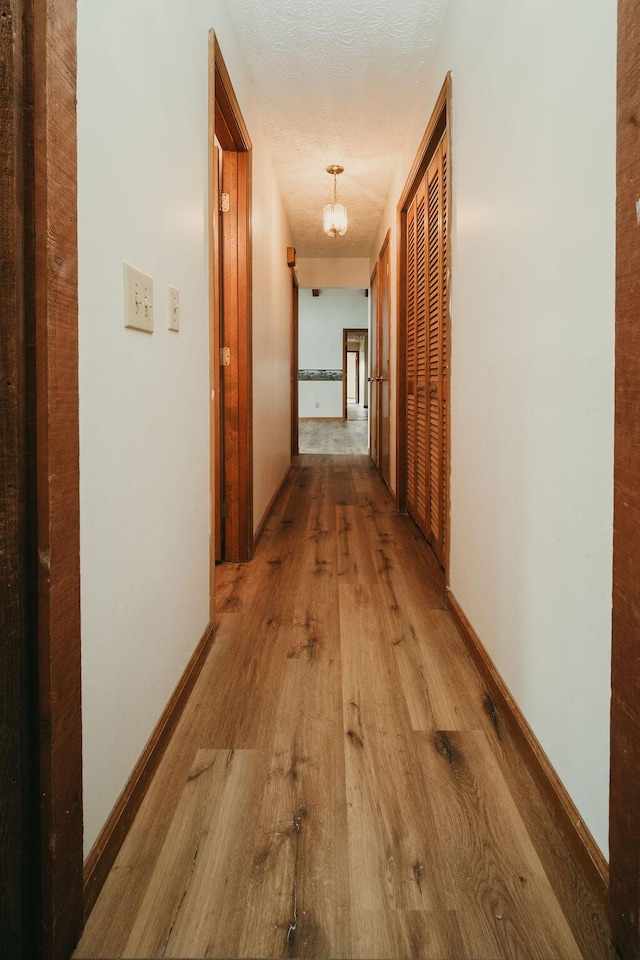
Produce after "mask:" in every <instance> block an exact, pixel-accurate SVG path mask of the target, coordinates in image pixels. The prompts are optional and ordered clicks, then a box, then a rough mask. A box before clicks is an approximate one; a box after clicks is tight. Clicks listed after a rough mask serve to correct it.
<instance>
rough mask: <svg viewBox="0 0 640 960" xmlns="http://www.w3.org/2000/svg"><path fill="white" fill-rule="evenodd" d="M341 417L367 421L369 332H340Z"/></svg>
mask: <svg viewBox="0 0 640 960" xmlns="http://www.w3.org/2000/svg"><path fill="white" fill-rule="evenodd" d="M342 357H343V360H342V417H343V420H358V421H362V420H364V421H368V419H369V369H368V368H369V331H368V329H366V328H361V327H359V328H357V329H345V330H343V331H342Z"/></svg>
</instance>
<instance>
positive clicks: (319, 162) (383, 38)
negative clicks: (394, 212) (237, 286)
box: [228, 0, 447, 257]
mask: <svg viewBox="0 0 640 960" xmlns="http://www.w3.org/2000/svg"><path fill="white" fill-rule="evenodd" d="M446 4H447V0H324V2H323V3H322V4H319V3H318V2H317V0H295V2H294V0H228V5H229V10H230V12H231V16H232V18H233V20H234V22H235V25H236V27H237V31H238V34H239V37H240V42H241V44H242V47H243V50H244V55H245V59H246V62H247V67H248V69H249V73H250V75H251V79H252V81H253V84H254V93H255V96H256V100H257V102H258V105H259V107H260V110H261V114H262V119H263V123H264V127H265V131H266V134H267V137H268V139H269V141H270V145H271V153H272V156H273V161H274V164H275V170H276V176H277V178H278V182H279V184H280V189H281V191H282V195H283V198H284V203H285V207H286V210H287V215H288V218H289V222H290V224H291V229H292V232H293V242H294V245H295V247H296V250H297V253H298V256H299V257H336V256H341V257H368V256H369V254H370V253H371V246H372V244H373V241H374V239H375V235H376V232H377V228H378V224H379V221H380V216H381V214H382V210H383V207H384V202H385V199H386V196H387V193H388V191H389V187H390V183H391V177H392V174H393V171H394V168H395V164H396V162H397V159H398V152H399V149H400V148H401V147H402V145H403V128H404V124H405V122H406V120H407V119H408V118H409V117H410V116H411V113H412V96H411V94H412V92H413V91H414V90H415V89H416V88H417V87H418V85H419V84H420V82H421V80H422V78H423V77H424V74H425V69H426V64H427V61H428V58H429V51H430V48H431V46H432V45H433V42H434V39H435V37H436V36H437V33H438V29H439V25H440V21H441V19H442V16H443V14H444V10H445V7H446ZM330 163H340V164H342V165H343V166H344V168H345V172H344V173H343V174H341V176H339V177H338V199H339V200H341V201H342V202H343V203H344V204H345V205H346V207H347V211H348V215H349V228H348V230H347V233H346V235H345V236H344V237H337V238H335V239H332V238H330V237H326V236H325V235H324V233H323V232H322V208H323V206H324V204H325V203H327V202H328V201H329V200H331V196H332V191H333V178H332V177H330V176H329V174H328V173H326V169H325V168H326V167H327V166H328V164H330Z"/></svg>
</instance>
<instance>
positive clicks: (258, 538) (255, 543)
mask: <svg viewBox="0 0 640 960" xmlns="http://www.w3.org/2000/svg"><path fill="white" fill-rule="evenodd" d="M292 469H293V463H290V464H289V466H288V467H287V469H286V470H285V473H284V477H283V478H282V480H281V481H280V483H279V484H278V487H277V489H276V492H275V493H274V495H273V496H272V497H271V500H269V505H268V506H267V509H266V510H265V512H264V513H263V515H262V520H261V521H260V523H259V524H258V529H257V530H256V532H255V535H254V537H253V552H254V553H255V552H256V550H257V548H258V544H259V543H260V541H261V540H262V534H263V533H264V531H265V527H266V526H267V523H268V522H269V517H270V516H271V511H272V510H273V506H274V504H275V502H276V500H277V499H278V497H279V496H280V493H281V491H282V488H283V487H284V485H285V483H286V482H287V479H288V477H289V474H290V473H291V470H292Z"/></svg>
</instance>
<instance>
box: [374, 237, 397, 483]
mask: <svg viewBox="0 0 640 960" xmlns="http://www.w3.org/2000/svg"><path fill="white" fill-rule="evenodd" d="M390 240H391V228H390V227H389V229H388V230H387V233H386V236H385V238H384V240H383V242H382V246H381V247H380V253H379V254H378V273H377V278H378V288H377V291H376V336H377V338H378V341H377V348H376V358H377V366H378V382H377V387H378V389H377V397H378V400H377V403H378V410H377V425H378V464H377V467H378V473H379V474H380V476H381V477H382V480H383V481H384V483H385V485H386V486H387V487H388V489H389V490H391V250H390V248H389V241H390ZM387 253H388V254H389V257H388V273H387V272H386V271H385V270H383V269H382V265H383V263H384V261H385V258H386V256H387ZM385 296H386V299H387V305H388V310H389V316H388V317H387V328H388V329H387V330H386V335H387V338H388V341H389V342H388V350H389V358H388V370H385V369H384V366H383V359H384V357H383V349H382V347H383V343H384V337H385V324H384V321H383V305H384V301H385ZM385 374H388V376H385ZM385 382H386V383H387V403H388V405H389V410H388V417H387V436H386V442H385V443H384V445H383V432H384V429H383V428H384V419H383V416H382V407H383V398H384V387H383V384H384V383H385ZM385 450H386V451H387V453H386V457H387V462H386V463H385V456H384V451H385ZM396 472H397V464H396Z"/></svg>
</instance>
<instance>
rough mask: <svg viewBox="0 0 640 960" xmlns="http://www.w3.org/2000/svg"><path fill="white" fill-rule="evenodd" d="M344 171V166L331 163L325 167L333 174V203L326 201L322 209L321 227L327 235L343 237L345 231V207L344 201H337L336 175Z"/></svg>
mask: <svg viewBox="0 0 640 960" xmlns="http://www.w3.org/2000/svg"><path fill="white" fill-rule="evenodd" d="M343 172H344V167H341V166H340V165H339V164H337V163H332V164H330V165H329V166H328V167H327V173H331V174H333V203H328V204H327V205H326V207H325V208H324V210H323V211H322V229H323V230H324V232H325V233H326V234H327V236H329V237H344V235H345V233H346V232H347V208H346V207H345V205H344V203H338V200H337V187H336V177H337V176H338V174H339V173H343Z"/></svg>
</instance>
